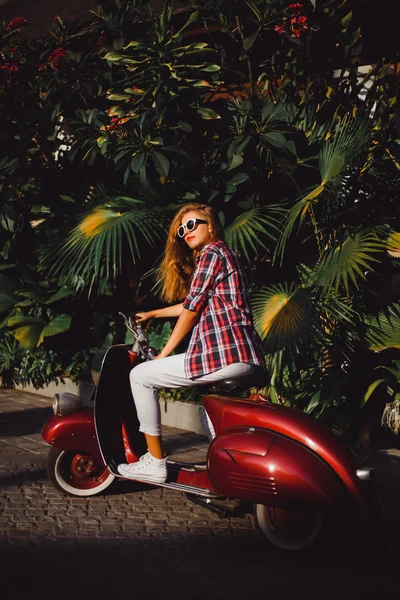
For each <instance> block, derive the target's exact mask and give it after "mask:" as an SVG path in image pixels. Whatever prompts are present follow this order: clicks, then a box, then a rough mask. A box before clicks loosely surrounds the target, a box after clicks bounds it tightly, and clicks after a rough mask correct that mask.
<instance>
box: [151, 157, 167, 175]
mask: <svg viewBox="0 0 400 600" xmlns="http://www.w3.org/2000/svg"><path fill="white" fill-rule="evenodd" d="M151 156H152V158H153V161H154V165H155V167H156V169H157V172H158V173H159V174H160V175H162V176H164V177H168V173H169V167H170V164H169V160H168V158H167V157H166V156H164V155H163V154H161V152H153V153H152V155H151Z"/></svg>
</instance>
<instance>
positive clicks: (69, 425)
mask: <svg viewBox="0 0 400 600" xmlns="http://www.w3.org/2000/svg"><path fill="white" fill-rule="evenodd" d="M42 437H43V439H44V441H45V442H47V443H48V444H49V445H50V446H53V447H54V448H59V449H60V450H65V451H67V452H69V451H78V452H82V453H85V454H90V455H91V456H94V457H95V458H97V459H98V460H99V461H101V462H102V457H101V452H100V448H99V445H98V443H97V438H96V432H95V427H94V416H93V410H91V409H86V410H81V411H79V412H77V413H72V414H71V415H67V416H64V417H55V416H54V417H50V419H48V420H47V421H46V423H45V424H44V425H43V428H42Z"/></svg>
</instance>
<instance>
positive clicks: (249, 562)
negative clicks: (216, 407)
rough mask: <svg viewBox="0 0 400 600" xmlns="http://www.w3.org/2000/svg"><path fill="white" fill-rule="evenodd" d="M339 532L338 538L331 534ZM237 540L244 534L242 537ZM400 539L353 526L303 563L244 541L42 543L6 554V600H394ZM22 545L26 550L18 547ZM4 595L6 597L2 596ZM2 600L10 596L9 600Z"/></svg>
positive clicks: (184, 538) (188, 538) (189, 538)
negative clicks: (45, 599)
mask: <svg viewBox="0 0 400 600" xmlns="http://www.w3.org/2000/svg"><path fill="white" fill-rule="evenodd" d="M335 529H336V530H337V528H336V527H335ZM238 533H240V532H238ZM398 534H399V531H396V532H392V535H391V536H389V534H388V532H387V531H386V532H384V531H382V530H374V531H373V532H371V530H370V529H366V528H365V527H363V526H360V525H358V526H355V525H354V524H353V525H352V526H351V527H350V528H349V527H346V530H345V531H344V532H343V534H342V535H341V536H340V537H339V538H338V537H337V536H336V539H335V541H334V542H333V541H332V539H331V538H330V539H329V541H328V540H327V539H325V541H324V542H323V544H322V545H320V546H319V547H317V548H315V549H314V550H308V551H307V552H303V553H288V552H283V551H279V550H277V549H275V548H271V547H269V546H266V545H265V544H264V542H263V540H262V539H261V538H260V539H258V538H254V536H252V537H251V539H250V537H249V535H248V534H245V535H238V537H234V538H233V539H232V536H229V539H228V538H224V537H223V536H222V535H221V537H219V538H216V539H215V541H213V542H210V541H209V540H205V539H204V538H203V537H202V536H201V535H200V534H199V535H180V536H175V537H173V536H169V537H168V536H166V537H165V538H164V539H160V538H157V539H152V538H148V539H129V537H127V538H126V539H122V540H121V539H120V540H118V539H115V538H114V539H111V538H110V539H94V538H90V537H88V538H87V539H85V540H82V539H80V540H79V543H78V541H77V540H75V539H69V538H61V539H58V540H57V541H54V542H52V541H51V540H46V539H43V540H38V541H37V542H36V543H35V545H32V546H27V545H25V544H23V543H21V544H18V546H15V547H8V548H6V549H4V550H3V551H2V552H1V555H0V560H1V565H2V571H3V573H4V574H6V577H5V578H3V579H2V597H3V598H5V599H7V600H13V599H16V598H18V599H19V598H23V597H25V596H26V592H28V593H29V597H30V598H37V597H39V596H40V597H46V596H48V594H49V593H51V595H52V596H55V597H56V598H57V599H59V600H64V599H65V600H66V599H68V600H69V599H70V598H71V597H73V598H77V599H80V598H85V599H89V600H91V599H93V598H96V599H97V598H120V597H121V595H122V594H123V595H124V597H126V598H139V597H142V598H145V599H146V600H147V599H153V598H154V599H155V598H161V597H162V596H163V595H165V596H166V597H173V598H174V599H176V598H185V599H188V600H190V599H199V600H200V599H203V598H207V597H208V598H212V599H219V598H221V599H222V598H226V599H228V598H229V599H232V598H243V599H246V600H249V599H250V600H251V599H253V598H254V599H255V598H257V599H258V598H274V597H275V598H277V597H279V598H284V599H286V598H295V597H296V598H299V597H300V598H318V599H321V598H323V600H331V599H332V600H333V599H335V600H337V598H340V600H345V599H347V598H348V599H350V598H351V599H354V598H363V599H369V598H371V599H372V598H374V599H376V598H385V599H389V598H392V597H393V598H394V597H395V596H396V597H398V584H397V583H396V581H395V579H396V578H395V577H392V575H391V573H393V572H394V571H395V572H396V566H397V556H398V552H395V553H393V550H394V548H395V542H396V539H395V538H397V536H398ZM21 542H22V540H21ZM4 592H5V593H4ZM3 594H4V595H3Z"/></svg>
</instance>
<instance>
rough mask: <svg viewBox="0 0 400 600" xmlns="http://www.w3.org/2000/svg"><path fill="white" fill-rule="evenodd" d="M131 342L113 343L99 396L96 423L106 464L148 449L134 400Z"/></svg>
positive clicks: (122, 460)
mask: <svg viewBox="0 0 400 600" xmlns="http://www.w3.org/2000/svg"><path fill="white" fill-rule="evenodd" d="M130 348H131V346H128V345H120V346H112V347H111V348H110V349H109V350H108V352H107V354H106V356H105V357H104V360H103V364H102V368H101V373H100V379H99V383H98V387H97V392H96V398H95V409H94V414H95V425H96V434H97V439H98V443H99V446H100V450H101V453H102V456H103V460H104V462H105V464H107V465H109V464H110V463H111V462H112V461H113V462H115V463H117V464H119V463H125V462H131V461H132V460H137V458H138V457H139V456H140V455H141V454H143V453H144V452H145V451H146V450H145V448H146V445H145V440H144V435H143V434H142V433H140V432H139V421H138V418H137V414H136V408H135V403H134V401H133V397H132V392H131V387H130V382H129V373H130V371H131V369H132V365H131V359H130V355H129V349H130Z"/></svg>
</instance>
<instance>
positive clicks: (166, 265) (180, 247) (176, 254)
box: [158, 202, 224, 302]
mask: <svg viewBox="0 0 400 600" xmlns="http://www.w3.org/2000/svg"><path fill="white" fill-rule="evenodd" d="M189 211H196V212H197V213H199V216H201V217H202V218H204V220H205V221H207V222H208V224H209V227H210V229H211V232H212V234H213V237H214V239H215V240H224V230H223V228H222V225H221V223H220V220H219V218H218V214H217V212H216V210H215V209H214V208H213V207H212V206H208V205H207V204H199V203H196V202H192V203H189V204H185V205H184V206H182V207H181V208H180V209H179V210H178V212H177V213H176V215H175V217H174V218H173V219H172V222H171V225H170V228H169V231H168V238H167V243H166V246H165V253H164V259H163V262H162V264H161V267H160V270H159V274H158V278H159V281H160V282H161V284H162V289H161V297H162V298H163V299H164V300H166V301H167V302H177V301H178V302H179V301H180V300H183V298H184V297H185V296H186V295H187V293H188V292H189V288H190V282H191V279H192V275H193V273H194V271H195V268H196V260H197V258H198V256H199V254H200V252H199V251H196V250H191V249H190V248H189V246H188V245H187V244H186V242H185V240H184V239H183V238H179V237H178V228H179V227H180V225H181V224H182V218H183V217H184V216H185V214H186V213H188V212H189Z"/></svg>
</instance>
